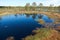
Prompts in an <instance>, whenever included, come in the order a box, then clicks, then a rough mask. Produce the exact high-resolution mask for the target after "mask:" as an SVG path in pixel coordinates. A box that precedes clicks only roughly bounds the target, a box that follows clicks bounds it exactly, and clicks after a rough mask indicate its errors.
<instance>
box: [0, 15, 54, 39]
mask: <svg viewBox="0 0 60 40" xmlns="http://www.w3.org/2000/svg"><path fill="white" fill-rule="evenodd" d="M39 19H42V20H44V21H45V22H46V23H53V21H54V20H53V19H50V18H49V17H48V16H46V15H43V14H10V15H4V16H1V17H0V40H6V38H7V37H9V36H13V37H14V38H15V40H21V38H24V37H25V36H27V35H30V34H32V30H34V29H36V28H37V27H39V28H40V27H44V26H43V25H42V24H39V23H38V22H37V20H39Z"/></svg>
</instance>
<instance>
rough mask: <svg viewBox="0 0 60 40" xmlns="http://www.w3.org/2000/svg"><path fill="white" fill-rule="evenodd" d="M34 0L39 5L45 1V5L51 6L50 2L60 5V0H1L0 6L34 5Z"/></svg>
mask: <svg viewBox="0 0 60 40" xmlns="http://www.w3.org/2000/svg"><path fill="white" fill-rule="evenodd" d="M33 2H36V3H37V5H39V3H43V5H44V6H49V5H50V4H54V6H59V5H60V0H0V6H25V5H26V3H30V4H31V5H32V3H33Z"/></svg>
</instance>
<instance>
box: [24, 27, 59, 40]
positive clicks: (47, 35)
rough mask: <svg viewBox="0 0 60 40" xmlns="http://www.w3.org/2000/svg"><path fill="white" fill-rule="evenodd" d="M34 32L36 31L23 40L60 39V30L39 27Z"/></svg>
mask: <svg viewBox="0 0 60 40" xmlns="http://www.w3.org/2000/svg"><path fill="white" fill-rule="evenodd" d="M33 32H34V33H35V34H34V35H29V36H27V37H25V38H23V40H60V32H58V31H56V30H54V29H51V28H50V29H48V28H38V29H37V30H33Z"/></svg>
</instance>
